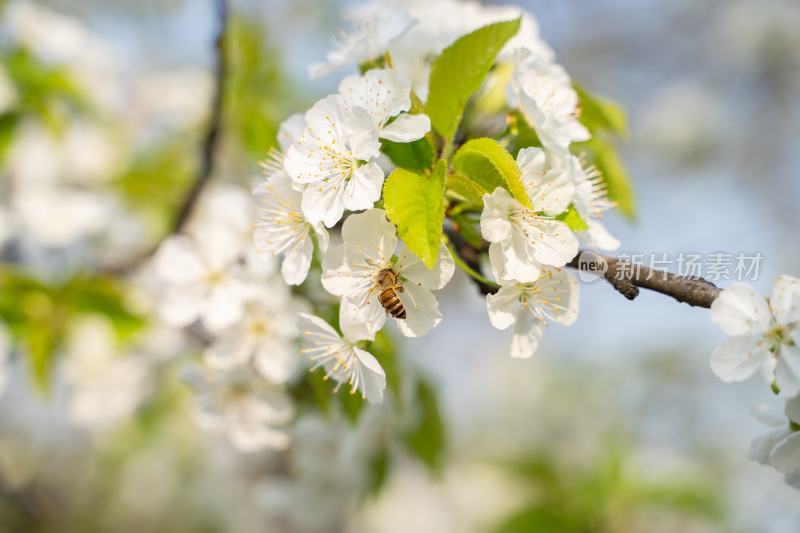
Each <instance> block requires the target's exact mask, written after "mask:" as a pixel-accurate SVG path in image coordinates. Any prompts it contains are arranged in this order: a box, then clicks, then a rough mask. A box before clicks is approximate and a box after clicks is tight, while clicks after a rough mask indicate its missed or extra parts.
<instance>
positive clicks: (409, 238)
mask: <svg viewBox="0 0 800 533" xmlns="http://www.w3.org/2000/svg"><path fill="white" fill-rule="evenodd" d="M446 173H447V163H445V161H444V160H440V161H439V162H438V163H436V166H435V168H434V170H433V173H432V174H431V175H430V176H422V175H420V174H416V173H414V172H410V171H408V170H405V169H402V168H398V169H396V170H395V171H394V172H392V173H391V175H390V176H389V178H388V179H387V180H386V184H385V185H384V186H383V201H384V208H385V209H386V215H387V216H388V217H389V220H391V221H392V223H393V224H394V225H395V226H397V232H398V233H399V234H400V238H401V239H403V242H404V243H405V244H406V246H408V249H409V250H411V251H412V252H414V254H416V255H417V257H419V258H420V259H422V261H423V262H424V263H425V265H426V266H427V267H428V268H433V266H434V265H435V264H436V260H437V258H438V257H439V242H440V240H441V236H442V224H443V223H444V201H443V200H444V176H445V174H446Z"/></svg>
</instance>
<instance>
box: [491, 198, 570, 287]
mask: <svg viewBox="0 0 800 533" xmlns="http://www.w3.org/2000/svg"><path fill="white" fill-rule="evenodd" d="M560 190H561V188H560V187H555V188H553V189H552V192H553V193H554V194H553V195H552V197H551V196H550V195H549V194H547V193H544V194H543V197H542V198H540V204H539V206H538V207H537V206H534V209H543V210H547V209H550V208H557V207H558V206H560V205H561V204H562V203H563V199H561V198H560V194H561V193H560ZM483 203H484V209H483V212H482V213H481V234H482V235H483V238H484V239H486V240H487V241H489V242H490V243H491V244H490V245H489V259H490V261H491V264H492V271H493V273H494V277H495V279H497V280H498V281H501V282H502V281H512V280H513V281H518V282H520V283H529V282H532V281H536V279H537V278H538V277H539V275H540V273H541V270H542V267H543V266H545V265H546V266H556V267H560V266H564V265H565V264H567V263H568V262H569V261H570V260H571V259H572V258H573V257H575V255H576V254H577V253H578V239H577V238H576V237H575V235H574V234H573V233H572V232H571V231H570V229H569V227H568V226H567V225H566V224H565V223H563V222H561V221H559V220H555V219H554V218H552V217H550V216H543V215H539V214H537V213H536V212H535V211H533V210H531V209H528V208H527V207H525V206H523V205H522V204H521V203H519V201H517V200H516V199H515V198H513V197H512V196H511V195H510V194H509V193H508V191H507V190H505V189H503V188H502V187H498V188H496V189H495V190H494V192H493V193H492V194H484V195H483Z"/></svg>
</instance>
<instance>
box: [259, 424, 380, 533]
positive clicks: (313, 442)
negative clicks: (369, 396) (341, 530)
mask: <svg viewBox="0 0 800 533" xmlns="http://www.w3.org/2000/svg"><path fill="white" fill-rule="evenodd" d="M386 414H387V413H386V412H385V411H382V410H381V409H374V408H370V409H369V410H368V411H366V412H365V413H364V414H363V415H362V416H361V417H360V419H359V421H358V423H357V424H356V425H355V426H353V425H351V424H350V423H349V422H348V421H347V420H345V419H344V418H343V417H342V415H341V413H331V417H330V418H329V419H326V418H323V417H321V416H319V415H316V414H308V415H305V416H302V417H300V418H299V419H298V420H297V421H296V422H295V423H294V424H293V427H292V432H291V437H292V449H291V454H290V455H289V456H288V458H287V463H288V464H287V465H286V466H287V470H288V472H287V474H288V475H287V476H286V477H277V476H275V477H273V478H268V479H265V480H263V481H262V482H261V483H260V484H259V485H258V488H257V492H256V494H255V497H256V500H257V502H258V503H259V504H260V505H261V506H262V507H263V508H264V509H265V511H266V512H267V514H268V515H270V516H273V517H274V518H275V519H276V520H277V521H278V523H286V524H288V525H289V526H290V528H291V531H298V532H304V533H324V532H326V531H329V530H330V527H331V524H341V523H343V522H344V521H345V520H346V518H347V517H348V516H350V514H351V512H352V505H353V503H352V502H353V501H354V499H355V498H357V497H358V495H359V494H362V493H363V490H364V489H365V488H366V485H367V482H368V471H367V466H368V465H367V463H366V461H365V459H366V458H369V457H371V456H372V455H373V453H374V448H375V445H376V443H377V442H378V438H379V436H380V435H381V431H383V430H384V424H383V423H382V422H387V421H388V420H387V419H386V418H385V416H386ZM312 507H313V509H314V512H308V511H307V510H308V509H309V508H312Z"/></svg>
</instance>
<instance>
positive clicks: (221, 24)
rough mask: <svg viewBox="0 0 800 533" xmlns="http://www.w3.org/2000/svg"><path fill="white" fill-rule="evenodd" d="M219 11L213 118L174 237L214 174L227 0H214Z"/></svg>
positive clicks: (222, 91)
mask: <svg viewBox="0 0 800 533" xmlns="http://www.w3.org/2000/svg"><path fill="white" fill-rule="evenodd" d="M214 4H215V6H216V11H217V35H216V38H215V40H214V50H215V54H214V95H213V96H212V100H211V115H210V117H209V119H208V129H207V130H206V134H205V138H204V139H203V144H202V145H201V148H200V168H199V170H198V172H197V175H196V176H195V180H194V183H193V184H192V187H191V189H189V193H188V194H187V195H186V197H185V198H184V200H183V204H182V205H181V209H180V211H178V216H177V217H176V218H175V222H174V224H173V226H172V233H180V232H181V230H183V229H184V227H186V223H187V222H188V221H189V218H190V216H191V214H192V211H193V210H194V207H195V205H196V204H197V200H198V199H199V198H200V193H201V192H202V191H203V189H204V188H205V186H206V185H207V184H208V181H209V180H210V179H211V176H212V174H213V172H214V154H215V152H216V150H217V145H218V144H219V135H220V130H221V123H222V104H223V99H224V96H225V79H226V76H227V70H228V65H227V61H226V54H225V41H226V39H225V37H226V33H227V28H228V0H215V2H214Z"/></svg>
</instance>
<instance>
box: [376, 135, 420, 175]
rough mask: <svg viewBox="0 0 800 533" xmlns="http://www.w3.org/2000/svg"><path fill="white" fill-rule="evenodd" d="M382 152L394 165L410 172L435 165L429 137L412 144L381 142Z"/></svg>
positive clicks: (384, 140)
mask: <svg viewBox="0 0 800 533" xmlns="http://www.w3.org/2000/svg"><path fill="white" fill-rule="evenodd" d="M381 150H382V151H383V153H384V154H386V155H387V156H388V157H389V159H391V160H392V163H394V164H395V165H397V166H398V167H401V168H406V169H408V170H423V169H426V168H430V167H431V165H432V164H433V146H431V142H430V141H429V140H428V138H427V137H423V138H422V139H417V140H416V141H413V142H410V143H398V142H393V141H388V140H386V139H383V140H381Z"/></svg>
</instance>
